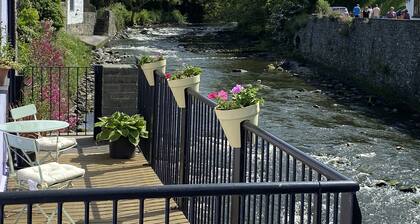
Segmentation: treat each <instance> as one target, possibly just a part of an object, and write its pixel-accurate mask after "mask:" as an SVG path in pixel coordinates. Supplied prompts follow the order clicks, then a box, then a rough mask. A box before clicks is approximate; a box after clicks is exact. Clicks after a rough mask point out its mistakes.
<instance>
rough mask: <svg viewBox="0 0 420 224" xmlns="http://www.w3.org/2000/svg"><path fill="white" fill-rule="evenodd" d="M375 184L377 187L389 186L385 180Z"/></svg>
mask: <svg viewBox="0 0 420 224" xmlns="http://www.w3.org/2000/svg"><path fill="white" fill-rule="evenodd" d="M374 184H375V186H377V187H386V186H388V183H387V182H386V181H384V180H378V181H376V182H375V183H374Z"/></svg>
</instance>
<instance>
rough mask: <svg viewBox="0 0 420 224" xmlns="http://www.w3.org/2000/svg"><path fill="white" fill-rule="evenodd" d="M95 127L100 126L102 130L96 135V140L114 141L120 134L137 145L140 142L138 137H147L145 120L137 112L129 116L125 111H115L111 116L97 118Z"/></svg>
mask: <svg viewBox="0 0 420 224" xmlns="http://www.w3.org/2000/svg"><path fill="white" fill-rule="evenodd" d="M95 127H101V128H102V131H101V132H100V133H99V134H98V135H97V136H96V140H97V141H105V140H107V141H109V142H115V141H117V140H118V139H120V137H121V136H122V137H125V138H128V140H129V141H130V142H131V144H133V145H134V146H137V145H139V143H140V138H148V132H147V130H146V121H145V120H144V117H142V116H140V115H138V114H136V115H133V116H129V115H127V114H125V113H121V112H115V113H114V114H113V115H112V116H111V117H102V118H99V122H97V123H96V124H95Z"/></svg>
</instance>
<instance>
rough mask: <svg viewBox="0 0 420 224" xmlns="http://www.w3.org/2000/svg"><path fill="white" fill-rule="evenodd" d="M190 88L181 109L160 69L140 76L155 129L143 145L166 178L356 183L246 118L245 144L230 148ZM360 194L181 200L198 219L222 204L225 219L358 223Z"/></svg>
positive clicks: (208, 107)
mask: <svg viewBox="0 0 420 224" xmlns="http://www.w3.org/2000/svg"><path fill="white" fill-rule="evenodd" d="M140 73H141V72H140ZM185 94H186V100H187V103H186V105H187V106H186V108H184V109H179V108H178V107H177V105H176V102H175V100H174V98H173V97H172V93H171V91H170V89H169V88H168V84H167V82H166V80H165V78H164V75H163V74H159V73H156V74H155V86H154V87H150V86H149V85H148V84H147V81H146V79H145V78H144V76H143V74H140V75H139V105H138V108H139V110H140V111H139V112H140V113H141V114H143V115H144V116H145V118H146V120H147V121H148V122H149V127H150V130H149V131H150V138H149V139H148V141H144V142H143V145H142V149H143V151H144V154H145V155H146V156H147V159H148V160H149V162H150V163H151V164H152V167H153V169H154V170H155V172H156V173H157V175H158V176H159V178H160V179H161V181H162V182H163V183H164V184H222V183H223V184H224V183H267V182H282V183H289V184H291V185H295V187H296V189H300V187H301V186H302V185H301V184H302V183H305V184H306V183H307V184H313V183H314V182H315V183H319V184H324V183H334V182H335V181H340V183H342V184H344V185H345V184H348V186H352V185H355V184H356V183H355V182H353V181H352V180H350V179H349V178H347V177H345V176H344V175H342V174H340V173H338V172H337V171H335V170H334V169H332V168H330V167H329V166H327V165H325V164H322V163H321V162H319V161H317V160H315V159H313V158H312V157H310V156H309V155H307V154H305V153H303V152H302V151H300V150H299V149H297V148H295V147H293V146H291V145H289V144H288V143H286V142H284V141H282V140H281V139H279V138H277V137H275V136H274V135H272V134H271V133H269V132H267V131H265V130H263V129H261V128H259V127H256V126H254V125H252V124H250V123H249V122H244V123H243V124H242V147H241V148H238V149H234V148H231V147H230V146H229V145H228V142H227V139H226V137H225V135H224V133H223V130H222V128H221V126H220V124H219V122H218V120H217V119H216V116H215V113H214V107H215V103H214V102H213V101H211V100H209V99H207V98H206V97H204V96H203V95H201V94H199V93H197V92H195V91H194V90H191V89H188V90H187V91H186V93H185ZM356 185H357V184H356ZM355 192H356V191H354V192H351V193H350V192H340V191H334V192H332V191H331V192H328V191H326V192H323V193H319V194H311V193H305V192H295V193H293V194H286V195H277V196H273V195H265V194H254V195H246V196H242V197H221V200H222V203H221V205H219V204H218V203H217V202H216V201H215V198H200V199H198V200H191V199H186V200H177V202H178V204H179V205H180V207H181V209H182V210H183V212H184V214H186V216H187V217H189V221H190V222H192V223H215V220H214V214H215V213H217V212H218V211H219V210H220V211H221V216H220V217H221V219H220V220H217V221H220V222H222V223H226V222H231V223H295V222H300V223H330V222H332V223H352V222H356V223H357V222H361V221H360V219H361V217H360V209H359V207H358V202H357V198H356V195H355ZM219 206H221V208H220V207H219ZM216 223H217V222H216Z"/></svg>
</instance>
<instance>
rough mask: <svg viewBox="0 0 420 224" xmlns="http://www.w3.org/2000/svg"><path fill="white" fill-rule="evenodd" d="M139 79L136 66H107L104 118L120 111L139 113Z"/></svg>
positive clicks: (103, 97)
mask: <svg viewBox="0 0 420 224" xmlns="http://www.w3.org/2000/svg"><path fill="white" fill-rule="evenodd" d="M137 77H138V68H137V66H135V65H118V64H112V65H111V64H109V65H108V64H106V65H104V66H103V75H102V102H101V104H102V116H110V115H112V114H113V113H114V112H117V111H120V112H124V113H127V114H130V115H133V114H136V113H137V95H138V87H137Z"/></svg>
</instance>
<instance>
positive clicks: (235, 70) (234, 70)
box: [232, 68, 248, 73]
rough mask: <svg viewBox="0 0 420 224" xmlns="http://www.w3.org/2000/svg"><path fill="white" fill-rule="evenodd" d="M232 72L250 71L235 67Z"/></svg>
mask: <svg viewBox="0 0 420 224" xmlns="http://www.w3.org/2000/svg"><path fill="white" fill-rule="evenodd" d="M232 72H238V73H246V72H248V71H247V70H245V69H240V68H235V69H232Z"/></svg>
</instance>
